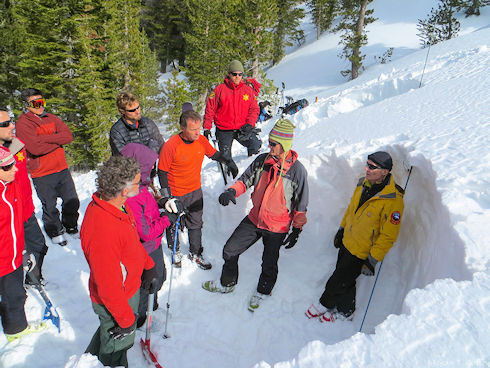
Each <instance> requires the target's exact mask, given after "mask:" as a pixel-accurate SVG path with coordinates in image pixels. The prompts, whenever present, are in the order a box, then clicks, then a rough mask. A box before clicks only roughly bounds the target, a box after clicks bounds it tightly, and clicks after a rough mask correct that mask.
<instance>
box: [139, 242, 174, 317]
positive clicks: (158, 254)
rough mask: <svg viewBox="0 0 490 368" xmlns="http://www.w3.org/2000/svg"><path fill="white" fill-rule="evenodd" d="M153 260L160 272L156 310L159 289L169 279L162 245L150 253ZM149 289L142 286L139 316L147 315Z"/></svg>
mask: <svg viewBox="0 0 490 368" xmlns="http://www.w3.org/2000/svg"><path fill="white" fill-rule="evenodd" d="M149 256H150V257H151V259H153V262H155V269H156V271H157V273H158V281H157V287H156V289H155V299H154V304H153V310H156V309H157V307H158V302H157V299H158V296H157V293H158V291H159V290H160V289H161V288H162V286H163V283H164V282H165V280H166V279H167V270H166V269H165V263H164V262H163V251H162V246H161V245H160V246H159V247H158V248H157V249H155V250H154V251H153V252H151V253H150V254H149ZM148 294H149V293H148V290H145V289H143V288H140V302H139V306H138V317H143V316H145V315H146V311H147V310H148Z"/></svg>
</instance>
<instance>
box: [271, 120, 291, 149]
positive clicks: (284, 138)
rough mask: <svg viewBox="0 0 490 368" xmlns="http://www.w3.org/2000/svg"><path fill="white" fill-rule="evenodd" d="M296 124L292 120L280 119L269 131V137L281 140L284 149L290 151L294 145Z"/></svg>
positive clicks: (277, 140)
mask: <svg viewBox="0 0 490 368" xmlns="http://www.w3.org/2000/svg"><path fill="white" fill-rule="evenodd" d="M294 128H296V127H295V126H294V124H293V123H291V121H290V120H287V119H279V120H278V121H277V123H276V125H274V128H272V130H271V132H270V133H269V138H270V139H272V140H273V141H276V142H279V143H280V144H281V146H282V148H283V150H284V151H286V152H287V151H289V150H290V149H291V147H292V146H293V136H294Z"/></svg>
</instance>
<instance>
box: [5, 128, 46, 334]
mask: <svg viewBox="0 0 490 368" xmlns="http://www.w3.org/2000/svg"><path fill="white" fill-rule="evenodd" d="M1 123H10V119H9V120H8V121H6V122H5V121H2V122H1ZM16 172H17V167H16V166H15V159H14V156H13V155H12V153H11V152H10V151H9V150H8V148H6V147H3V146H1V145H0V300H1V301H0V316H1V317H2V326H3V332H4V334H5V336H6V337H7V341H8V342H11V341H14V340H15V339H18V338H20V337H22V336H24V335H27V334H29V333H32V332H36V331H38V330H40V329H41V328H43V327H45V325H44V324H30V325H28V324H27V319H26V313H25V310H24V304H25V301H26V291H25V289H24V284H23V283H24V271H23V268H22V267H21V266H22V263H23V257H22V251H23V250H24V218H23V202H22V199H21V190H20V187H19V185H18V183H17V182H15V180H14V179H15V173H16ZM29 261H30V262H29ZM28 262H29V263H28ZM24 263H25V265H26V266H25V267H26V271H30V268H31V267H34V265H35V261H34V257H33V256H32V257H30V255H29V254H28V255H26V256H25V259H24Z"/></svg>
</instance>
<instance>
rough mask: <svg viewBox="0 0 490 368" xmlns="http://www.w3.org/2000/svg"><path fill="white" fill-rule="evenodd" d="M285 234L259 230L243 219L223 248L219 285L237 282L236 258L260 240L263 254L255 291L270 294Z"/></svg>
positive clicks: (277, 270)
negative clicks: (262, 244)
mask: <svg viewBox="0 0 490 368" xmlns="http://www.w3.org/2000/svg"><path fill="white" fill-rule="evenodd" d="M286 235H287V233H273V232H271V231H267V230H263V229H259V228H258V227H257V226H255V225H254V224H253V223H252V221H250V219H249V218H248V217H245V218H244V219H243V220H242V222H240V224H239V225H238V227H237V228H236V229H235V231H234V232H233V234H231V236H230V238H229V239H228V240H227V241H226V244H225V247H224V248H223V259H224V260H225V264H224V265H223V270H222V272H221V285H224V286H231V285H235V284H236V283H237V282H238V258H239V257H240V254H242V253H243V252H245V251H246V250H247V249H248V248H250V247H251V246H252V245H253V244H255V243H256V242H257V240H259V239H260V238H262V242H263V243H264V252H263V253H262V272H261V274H260V277H259V282H258V284H257V291H258V292H259V293H262V294H270V293H271V291H272V289H273V288H274V285H275V284H276V280H277V274H278V272H279V269H278V267H277V261H278V260H279V250H280V249H281V245H282V242H283V241H284V238H285V237H286Z"/></svg>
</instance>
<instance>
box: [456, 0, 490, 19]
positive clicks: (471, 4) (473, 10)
mask: <svg viewBox="0 0 490 368" xmlns="http://www.w3.org/2000/svg"><path fill="white" fill-rule="evenodd" d="M488 5H490V0H459V1H458V4H457V7H456V9H457V10H458V11H460V10H462V9H464V10H465V11H464V12H465V14H466V17H469V16H471V15H477V16H478V15H480V8H482V7H484V6H488Z"/></svg>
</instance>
